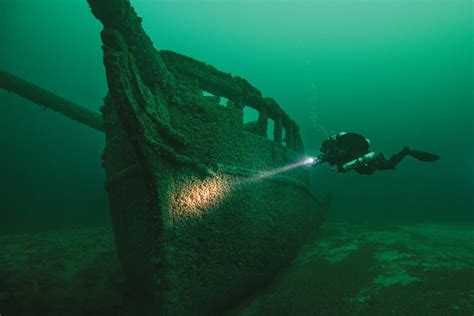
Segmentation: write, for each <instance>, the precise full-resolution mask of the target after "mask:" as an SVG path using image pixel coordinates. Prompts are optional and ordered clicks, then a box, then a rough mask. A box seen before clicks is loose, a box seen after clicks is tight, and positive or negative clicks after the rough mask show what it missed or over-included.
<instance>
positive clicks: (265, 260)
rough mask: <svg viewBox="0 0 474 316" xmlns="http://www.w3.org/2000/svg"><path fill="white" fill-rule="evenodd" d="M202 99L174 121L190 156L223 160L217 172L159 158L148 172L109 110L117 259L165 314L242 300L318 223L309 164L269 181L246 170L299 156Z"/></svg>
mask: <svg viewBox="0 0 474 316" xmlns="http://www.w3.org/2000/svg"><path fill="white" fill-rule="evenodd" d="M200 106H201V107H197V108H196V107H195V106H194V107H192V106H190V107H187V108H175V109H174V110H172V111H171V113H170V114H171V120H172V122H173V127H174V128H175V129H176V130H178V131H179V132H181V133H182V134H183V135H184V136H185V137H186V138H187V139H188V146H187V149H186V152H187V153H194V157H195V158H197V159H200V160H201V161H202V160H205V159H209V160H211V161H212V162H213V163H215V164H216V165H219V166H220V168H219V169H217V170H216V173H215V174H214V175H207V176H206V175H203V174H202V173H201V172H199V171H197V170H195V169H193V168H192V167H188V166H182V165H176V164H172V163H170V162H169V161H167V160H165V159H162V158H160V157H159V156H157V157H156V159H155V160H154V161H155V165H154V166H153V168H156V169H155V170H153V172H152V171H151V170H143V168H142V167H141V166H140V164H139V163H138V162H137V159H136V157H135V154H134V151H133V150H132V148H131V145H130V143H129V140H128V138H127V136H126V135H125V134H124V132H123V130H122V129H121V127H120V123H118V121H117V120H116V117H115V113H114V109H113V107H111V106H109V107H106V108H105V109H104V111H103V112H104V118H105V123H106V124H105V126H106V135H107V146H106V151H105V155H104V163H105V167H106V172H107V179H108V192H109V197H110V204H111V209H112V218H113V224H114V231H115V235H116V240H117V248H118V253H119V257H120V260H121V262H122V265H123V267H124V269H125V271H126V273H127V275H128V276H129V277H130V278H131V280H132V282H134V283H136V287H137V288H140V289H142V290H144V291H145V292H148V294H150V293H152V300H153V301H154V303H155V304H156V308H157V309H158V311H159V312H162V313H163V314H170V315H182V314H196V313H197V314H205V313H210V312H213V311H219V310H222V309H224V308H225V307H226V306H228V305H229V304H232V303H235V302H237V300H238V299H239V298H241V297H242V296H243V295H245V294H247V293H248V292H250V291H252V290H253V289H255V288H256V287H258V286H260V285H262V284H263V283H264V282H265V280H267V279H268V278H269V277H271V276H272V275H274V274H275V272H276V271H277V270H278V269H279V268H281V267H283V266H284V265H285V264H287V263H288V262H289V261H290V260H291V259H292V258H293V256H294V255H295V253H296V252H297V251H298V249H299V246H300V245H301V244H302V242H303V241H304V239H305V237H306V234H307V232H308V230H309V229H313V228H314V227H312V226H313V223H314V216H313V215H315V214H314V212H311V211H310V210H309V205H308V204H309V196H308V193H307V191H306V190H305V188H307V180H308V179H307V172H306V171H305V170H302V169H299V170H295V171H292V172H288V173H286V174H285V177H284V178H282V177H280V178H272V177H270V178H263V179H260V178H258V177H254V176H252V173H251V172H248V173H246V172H245V170H247V171H248V170H268V169H272V168H275V167H277V166H282V165H285V164H289V163H292V162H294V161H295V160H297V159H300V157H299V156H298V155H297V154H295V153H294V152H292V151H291V150H288V149H287V148H285V147H284V146H282V145H278V144H275V143H273V142H271V141H269V140H267V139H265V138H263V137H260V136H257V135H254V134H251V133H248V132H245V131H244V130H243V128H242V115H241V111H240V112H239V111H236V110H233V109H229V108H225V107H222V106H219V105H217V104H207V103H206V102H204V101H203V103H202V104H201V105H200ZM150 173H152V174H154V175H155V176H156V177H157V179H156V181H157V182H158V187H159V190H158V192H157V194H156V196H154V197H150V196H149V190H148V188H147V187H146V184H145V183H146V181H144V176H146V174H150ZM150 200H158V201H159V204H158V208H156V206H154V205H156V204H153V203H150ZM144 295H146V294H144Z"/></svg>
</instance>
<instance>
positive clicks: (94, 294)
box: [0, 222, 474, 316]
mask: <svg viewBox="0 0 474 316" xmlns="http://www.w3.org/2000/svg"><path fill="white" fill-rule="evenodd" d="M125 284H126V283H125V278H124V276H123V274H122V272H121V270H120V266H119V263H118V260H117V257H116V252H115V249H114V243H113V236H112V231H111V228H110V227H95V228H87V229H73V230H63V231H57V232H48V233H36V234H18V235H7V236H1V237H0V314H1V315H2V316H8V315H124V314H127V312H126V311H127V310H128V311H130V309H131V308H130V306H124V302H127V301H128V298H129V297H133V290H131V289H128V288H127V287H126V286H125ZM473 313H474V223H473V224H455V223H449V224H439V223H438V224H426V223H425V224H416V225H414V224H412V225H392V226H388V225H383V226H382V225H373V224H371V225H369V224H348V223H335V222H330V223H325V224H324V225H323V227H322V229H321V232H320V233H319V234H318V236H317V238H316V239H315V241H312V242H309V243H308V244H307V245H305V246H304V247H303V249H302V251H301V253H300V255H299V256H298V257H296V258H295V260H294V261H293V263H292V264H291V266H289V267H288V268H287V269H285V270H284V271H282V272H281V273H280V274H279V275H278V276H277V277H276V278H275V279H274V280H273V281H272V282H271V283H270V284H268V286H267V287H266V288H264V289H261V290H259V291H257V293H254V295H253V297H251V298H248V299H247V300H244V302H243V303H242V304H241V305H240V306H238V307H236V308H234V309H233V310H232V311H231V312H230V313H229V314H232V315H473Z"/></svg>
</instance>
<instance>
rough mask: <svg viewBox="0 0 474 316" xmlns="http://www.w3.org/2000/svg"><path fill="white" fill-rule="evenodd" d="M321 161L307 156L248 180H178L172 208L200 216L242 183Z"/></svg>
mask: <svg viewBox="0 0 474 316" xmlns="http://www.w3.org/2000/svg"><path fill="white" fill-rule="evenodd" d="M317 163H319V160H318V159H317V158H312V157H307V158H305V159H303V160H301V161H298V162H296V163H292V164H289V165H286V166H283V167H281V168H277V169H272V170H268V171H263V172H260V173H258V174H257V175H255V176H253V177H250V178H248V179H247V180H239V181H234V180H232V179H230V178H228V177H226V176H223V175H219V176H214V177H211V178H207V179H204V180H201V179H197V178H188V179H186V181H185V182H184V183H183V182H180V181H178V182H177V183H176V184H177V188H176V190H174V192H173V194H172V195H171V198H170V200H169V202H170V204H169V207H170V209H173V210H174V212H175V214H176V215H177V216H178V218H180V217H181V218H186V217H189V216H193V217H194V216H199V215H201V214H203V213H205V212H207V211H209V210H210V209H212V208H216V207H218V206H219V205H220V204H221V203H222V202H223V201H224V200H225V199H226V198H227V197H228V195H229V194H230V193H231V191H233V190H236V189H237V188H238V187H240V186H241V185H246V184H250V183H251V182H255V181H259V180H262V179H265V178H268V177H271V176H274V175H277V174H280V173H283V172H286V171H290V170H293V169H296V168H301V167H305V166H312V165H315V164H317Z"/></svg>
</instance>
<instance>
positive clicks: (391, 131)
mask: <svg viewBox="0 0 474 316" xmlns="http://www.w3.org/2000/svg"><path fill="white" fill-rule="evenodd" d="M132 4H133V5H134V7H135V8H136V10H137V12H138V14H139V15H140V16H141V17H142V18H143V26H144V28H145V30H146V32H147V33H148V35H149V36H150V37H151V39H152V40H153V42H154V44H155V46H156V47H157V48H158V49H168V50H173V51H176V52H179V53H181V54H184V55H187V56H191V57H193V58H196V59H198V60H202V61H205V62H206V63H208V64H211V65H213V66H215V67H216V68H218V69H219V70H222V71H224V72H229V73H232V74H234V75H238V76H241V77H243V78H245V79H247V80H248V81H249V82H250V83H251V84H253V85H254V86H255V87H257V88H258V89H260V90H261V91H262V93H263V94H264V96H269V97H272V98H274V99H275V100H277V102H278V103H279V104H280V105H281V106H282V108H283V109H284V110H285V111H286V112H287V113H288V114H289V115H290V116H291V117H292V118H293V119H294V120H295V121H296V122H297V124H298V125H299V126H300V129H301V133H302V137H303V140H304V144H305V148H306V152H307V153H308V154H310V155H317V154H318V149H319V145H320V143H321V142H322V141H323V140H324V139H325V138H326V137H328V136H329V135H331V134H334V133H338V132H342V131H353V132H358V133H361V134H363V135H365V136H366V137H368V138H369V139H370V140H371V144H372V149H373V150H375V151H376V152H383V153H385V154H386V155H387V156H390V155H391V154H393V153H395V152H397V151H399V150H400V149H401V148H402V147H404V146H411V147H414V148H418V149H422V150H427V151H431V152H434V153H437V154H439V155H440V156H441V159H440V160H439V161H438V162H436V163H434V164H424V163H421V162H418V161H416V160H414V159H410V158H407V159H406V160H404V161H403V162H402V163H401V164H400V166H399V167H398V168H397V170H396V171H382V172H377V173H376V174H374V175H372V176H361V175H358V174H356V173H348V174H335V173H333V172H330V170H329V167H328V166H325V165H323V166H321V167H320V168H315V169H314V170H312V171H311V189H312V191H313V192H314V193H315V194H316V195H319V196H323V195H325V194H326V193H328V192H331V193H333V195H334V201H333V206H332V208H331V211H330V214H329V221H344V222H364V223H380V222H384V223H410V224H413V225H417V224H419V223H425V222H430V223H439V224H442V223H450V222H456V223H467V224H469V223H472V222H473V221H474V194H473V192H474V162H473V161H474V102H473V101H474V100H473V61H472V58H473V51H472V48H473V42H472V32H473V7H472V1H458V0H453V1H428V0H426V1H408V0H378V1H339V0H334V1H331V0H328V1H326V0H324V1H323V0H313V1H284V0H280V1H276V0H268V1H264V0H255V1H234V0H228V1H200V0H194V1H191V0H188V1H184V0H182V1H171V0H169V1H168V0H158V1H150V0H148V1H146V0H134V1H132ZM101 29H102V27H101V25H100V23H99V22H98V21H97V20H96V19H95V18H94V17H93V16H92V14H91V12H90V9H89V7H88V5H87V3H86V1H85V0H68V1H60V0H54V1H53V0H2V1H0V69H4V70H7V71H9V72H11V73H13V74H16V75H18V76H20V77H22V78H25V79H26V80H29V81H31V82H33V83H35V84H37V85H39V86H41V87H43V88H45V89H48V90H50V91H53V92H55V93H57V94H59V95H62V96H64V97H66V98H68V99H70V100H73V101H75V102H77V103H79V104H82V105H84V106H86V107H88V108H90V109H92V110H94V111H98V110H99V108H100V106H101V105H102V103H103V101H102V99H103V97H104V96H105V94H106V91H107V87H106V81H105V71H104V66H103V63H102V50H101V45H102V44H101V41H100V37H99V33H100V31H101ZM0 110H1V113H2V115H0V126H1V131H2V132H1V133H0V148H1V155H0V165H1V166H2V167H1V168H2V169H1V171H2V180H3V181H2V183H1V185H0V201H1V207H0V235H6V234H9V233H31V232H37V231H44V230H58V229H65V228H74V227H88V226H97V225H105V226H107V225H109V224H110V218H109V217H110V215H109V208H108V201H107V195H106V191H105V189H104V182H105V175H104V171H103V169H102V167H101V164H100V161H101V157H100V156H101V153H102V149H103V147H104V136H103V134H101V133H99V132H96V131H94V130H92V129H90V128H88V127H85V126H81V125H79V124H78V123H75V122H72V121H70V120H69V119H65V118H63V117H62V116H60V115H58V114H57V113H54V112H52V111H49V110H46V111H45V110H43V109H41V108H40V107H38V106H36V105H33V104H32V103H30V102H29V101H26V100H24V99H22V98H20V97H18V96H16V95H13V94H9V93H7V92H5V91H3V90H0ZM252 115H253V114H252V113H246V117H245V120H246V121H248V120H251V119H253V118H254V116H252ZM470 227H471V229H472V226H470ZM432 235H433V234H432ZM432 235H430V236H432ZM446 238H447V239H449V238H448V237H446ZM453 238H454V239H453V240H455V237H453ZM453 256H454V257H455V255H453ZM470 260H471V261H469V260H468V261H469V262H470V265H471V266H470V270H469V271H470V272H469V273H470V274H466V275H467V276H469V277H472V266H473V263H472V259H470ZM101 268H103V267H102V266H101ZM337 273H339V272H337ZM417 277H419V276H417ZM458 277H459V279H462V276H458ZM367 286H369V285H367ZM276 287H278V285H276ZM354 293H355V294H354ZM354 293H352V294H354V295H355V296H354V295H353V296H354V297H356V296H357V293H356V292H354ZM466 293H469V291H468V290H466ZM0 294H1V293H0ZM352 294H351V295H352ZM265 295H266V294H265V293H264V296H262V299H261V300H262V301H268V300H269V299H268V297H266V296H265ZM114 299H115V298H114ZM270 301H271V300H270ZM453 302H454V301H453ZM257 303H258V302H257ZM257 303H254V304H257ZM450 304H451V302H450ZM452 304H457V303H452ZM459 304H460V303H459ZM461 305H462V304H461ZM461 305H460V306H461ZM252 306H254V305H251V304H249V305H248V306H247V307H246V308H252ZM456 306H457V305H456ZM462 306H464V307H461V309H462V308H467V307H466V306H467V305H462ZM469 306H470V305H469ZM454 310H455V311H456V309H454ZM1 313H2V311H1V310H0V314H1ZM2 315H3V314H2Z"/></svg>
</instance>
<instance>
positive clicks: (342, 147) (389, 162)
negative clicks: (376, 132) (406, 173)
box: [312, 133, 439, 175]
mask: <svg viewBox="0 0 474 316" xmlns="http://www.w3.org/2000/svg"><path fill="white" fill-rule="evenodd" d="M369 147H370V141H369V140H368V139H367V138H365V137H364V136H362V135H360V134H356V133H339V134H338V135H335V136H331V137H329V138H328V139H326V140H325V141H324V142H323V143H322V144H321V149H320V151H321V154H320V155H319V156H318V157H317V158H316V159H312V165H313V166H316V165H319V164H322V163H325V162H327V163H329V164H330V165H331V166H335V168H334V169H335V170H336V171H337V172H347V171H350V170H355V171H356V172H357V173H359V174H366V175H370V174H373V173H374V172H375V170H387V169H392V170H394V169H395V167H396V166H397V164H398V163H399V162H400V161H402V160H403V158H405V157H406V156H412V157H414V158H416V159H418V160H421V161H425V162H435V161H436V160H438V159H439V156H438V155H435V154H432V153H428V152H424V151H420V150H415V149H412V148H410V147H404V148H403V149H402V150H401V151H400V152H399V153H396V154H395V155H393V156H392V157H390V158H389V159H387V158H385V156H384V155H383V154H382V153H380V154H375V153H374V152H373V151H371V150H370V149H369Z"/></svg>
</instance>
